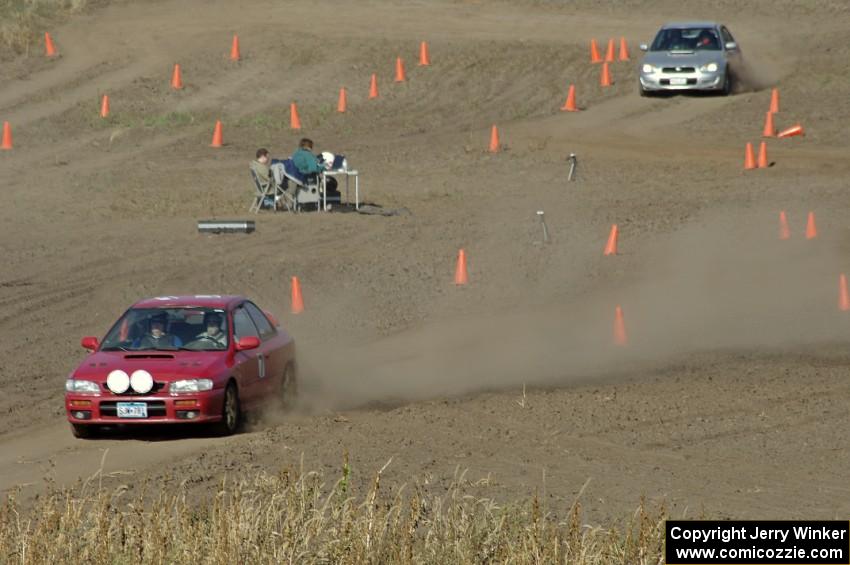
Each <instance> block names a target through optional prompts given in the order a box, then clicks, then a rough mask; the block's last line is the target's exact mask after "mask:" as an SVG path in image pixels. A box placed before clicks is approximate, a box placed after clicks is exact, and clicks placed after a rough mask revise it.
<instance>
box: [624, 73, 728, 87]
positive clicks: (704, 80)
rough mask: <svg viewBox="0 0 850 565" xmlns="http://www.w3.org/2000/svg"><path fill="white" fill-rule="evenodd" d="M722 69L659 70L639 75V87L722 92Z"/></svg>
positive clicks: (723, 84)
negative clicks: (675, 71) (709, 70)
mask: <svg viewBox="0 0 850 565" xmlns="http://www.w3.org/2000/svg"><path fill="white" fill-rule="evenodd" d="M725 86H726V85H725V75H724V70H723V69H718V70H716V71H714V72H708V71H700V70H699V69H695V70H694V71H693V72H684V73H666V72H663V71H661V70H657V71H653V72H651V73H645V72H643V71H641V73H640V87H641V88H642V89H644V90H723V88H724V87H725Z"/></svg>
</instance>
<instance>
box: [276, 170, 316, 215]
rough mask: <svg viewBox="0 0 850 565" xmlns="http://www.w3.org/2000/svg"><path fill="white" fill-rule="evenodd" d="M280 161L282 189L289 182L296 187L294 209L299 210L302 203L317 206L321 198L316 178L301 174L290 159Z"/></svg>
mask: <svg viewBox="0 0 850 565" xmlns="http://www.w3.org/2000/svg"><path fill="white" fill-rule="evenodd" d="M282 163H283V176H284V189H286V188H287V187H288V184H289V183H290V182H291V183H293V184H294V185H295V186H296V188H297V191H296V193H295V209H296V210H300V209H301V206H302V205H304V204H315V205H316V206H318V205H319V202H321V200H322V195H321V193H320V192H319V182H318V179H317V178H316V177H313V178H308V177H305V176H304V175H302V174H301V171H299V170H298V168H297V167H296V166H295V163H293V162H292V159H285V160H284V161H282ZM288 195H289V194H288V193H287V196H288Z"/></svg>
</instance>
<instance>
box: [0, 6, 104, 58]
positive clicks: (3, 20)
mask: <svg viewBox="0 0 850 565" xmlns="http://www.w3.org/2000/svg"><path fill="white" fill-rule="evenodd" d="M89 3H90V2H89V0H0V59H6V58H9V56H14V55H20V54H21V53H29V52H30V50H31V49H32V48H33V46H34V45H36V44H37V43H39V42H41V41H42V38H43V35H42V34H43V33H44V32H45V31H48V30H47V27H48V26H49V25H50V24H51V23H53V22H55V21H57V20H61V19H62V18H64V17H66V16H67V15H68V14H74V13H78V12H81V11H83V10H84V9H85V8H86V7H87V6H88V5H89Z"/></svg>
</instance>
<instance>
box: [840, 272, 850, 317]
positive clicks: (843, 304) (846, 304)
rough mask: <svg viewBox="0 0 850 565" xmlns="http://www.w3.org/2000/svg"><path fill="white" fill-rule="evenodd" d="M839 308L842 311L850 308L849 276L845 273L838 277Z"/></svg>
mask: <svg viewBox="0 0 850 565" xmlns="http://www.w3.org/2000/svg"><path fill="white" fill-rule="evenodd" d="M838 309H839V310H841V311H842V312H846V311H847V310H850V293H848V292H847V276H846V275H845V274H844V273H841V275H840V276H839V277H838Z"/></svg>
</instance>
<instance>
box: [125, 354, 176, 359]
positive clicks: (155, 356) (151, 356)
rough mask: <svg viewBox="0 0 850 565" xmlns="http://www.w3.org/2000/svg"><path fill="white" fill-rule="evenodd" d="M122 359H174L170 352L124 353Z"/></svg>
mask: <svg viewBox="0 0 850 565" xmlns="http://www.w3.org/2000/svg"><path fill="white" fill-rule="evenodd" d="M124 359H174V355H172V354H170V353H134V354H132V355H125V356H124Z"/></svg>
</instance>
